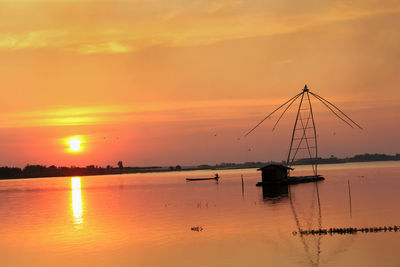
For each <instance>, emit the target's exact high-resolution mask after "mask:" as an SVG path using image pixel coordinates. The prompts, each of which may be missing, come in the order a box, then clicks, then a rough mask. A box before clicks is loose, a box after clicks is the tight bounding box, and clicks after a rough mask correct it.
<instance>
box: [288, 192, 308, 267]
mask: <svg viewBox="0 0 400 267" xmlns="http://www.w3.org/2000/svg"><path fill="white" fill-rule="evenodd" d="M289 202H290V208H291V209H292V213H293V217H294V220H295V222H296V226H297V230H298V231H300V230H301V226H300V221H299V217H298V216H297V212H296V210H295V208H294V205H293V199H292V190H291V188H290V185H289ZM300 239H301V243H303V247H304V251H305V252H306V255H307V257H308V260H309V261H310V263H311V266H314V262H313V260H312V258H311V255H310V251H309V249H308V245H307V243H306V241H305V239H304V237H303V236H302V235H300Z"/></svg>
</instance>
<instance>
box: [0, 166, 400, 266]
mask: <svg viewBox="0 0 400 267" xmlns="http://www.w3.org/2000/svg"><path fill="white" fill-rule="evenodd" d="M303 169H304V167H298V168H297V170H296V174H302V173H304V170H303ZM320 172H321V173H322V174H323V175H324V176H325V177H326V180H325V181H323V182H320V183H318V191H319V198H320V206H319V205H318V194H317V190H316V189H317V187H316V185H315V184H314V183H309V184H300V185H295V186H291V187H290V188H289V189H288V188H275V189H271V190H268V189H264V190H263V188H259V187H256V186H255V184H256V182H258V181H259V180H260V179H261V178H260V173H259V172H257V171H256V169H245V170H226V171H219V174H220V176H221V179H220V181H219V183H216V182H215V181H202V182H189V183H187V182H185V177H202V176H203V177H204V176H212V175H213V174H214V173H213V172H212V171H194V172H170V173H158V174H134V175H114V176H92V177H69V178H43V179H25V180H7V181H0V256H1V265H2V266H34V265H37V266H88V265H92V266H400V253H398V247H399V245H400V232H397V233H393V232H392V233H389V232H386V233H385V232H382V233H370V234H362V233H358V234H355V235H332V236H329V235H327V236H303V237H301V236H299V235H293V234H292V232H293V231H296V230H297V229H298V227H300V228H302V229H314V228H318V226H319V224H321V225H322V227H323V228H329V227H350V226H352V227H370V226H383V225H398V224H400V213H399V205H400V195H399V190H400V162H382V163H362V164H361V163H358V164H338V165H326V166H320ZM241 175H243V177H244V188H243V189H244V190H242V182H241ZM348 182H349V183H350V189H351V190H350V191H351V202H350V197H349V187H348ZM289 191H290V192H291V199H289V194H288V192H289ZM319 207H320V210H319ZM192 227H199V228H198V230H199V231H193V230H192ZM200 227H201V228H200ZM201 229H202V231H200V230H201Z"/></svg>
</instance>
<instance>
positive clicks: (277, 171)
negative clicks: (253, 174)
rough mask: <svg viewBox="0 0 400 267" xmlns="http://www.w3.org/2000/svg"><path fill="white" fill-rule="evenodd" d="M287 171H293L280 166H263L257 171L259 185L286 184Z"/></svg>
mask: <svg viewBox="0 0 400 267" xmlns="http://www.w3.org/2000/svg"><path fill="white" fill-rule="evenodd" d="M289 170H293V168H290V167H287V166H284V165H280V164H270V165H267V166H264V167H262V168H260V169H258V171H261V176H262V182H261V184H268V183H282V182H286V181H287V178H288V172H289Z"/></svg>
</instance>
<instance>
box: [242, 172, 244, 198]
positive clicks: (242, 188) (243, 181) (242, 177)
mask: <svg viewBox="0 0 400 267" xmlns="http://www.w3.org/2000/svg"><path fill="white" fill-rule="evenodd" d="M242 196H243V197H244V181H243V174H242Z"/></svg>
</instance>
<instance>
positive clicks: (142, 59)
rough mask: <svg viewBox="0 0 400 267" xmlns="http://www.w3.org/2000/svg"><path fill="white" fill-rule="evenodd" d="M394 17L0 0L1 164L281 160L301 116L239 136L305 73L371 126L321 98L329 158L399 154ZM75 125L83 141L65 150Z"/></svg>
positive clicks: (250, 6) (215, 4) (275, 5)
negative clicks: (339, 115)
mask: <svg viewBox="0 0 400 267" xmlns="http://www.w3.org/2000/svg"><path fill="white" fill-rule="evenodd" d="M399 15H400V3H399V2H398V1H390V0H383V1H370V0H356V1H351V2H350V3H349V1H308V0H306V1H301V3H300V2H298V3H297V2H296V3H295V2H293V1H286V0H284V1H282V0H280V1H275V0H274V1H242V0H237V1H235V0H229V1H228V0H220V1H187V0H185V1H182V0H171V1H159V0H146V1H143V0H141V1H139V0H123V1H122V0H113V1H95V0H91V1H90V0H86V1H83V0H52V1H39V0H9V1H6V0H0V59H1V64H0V80H1V85H0V88H1V89H0V90H1V98H0V114H1V116H0V165H16V166H24V165H25V164H27V163H30V164H35V163H40V164H47V165H51V164H56V165H67V166H69V165H79V166H85V165H87V164H98V165H107V164H111V165H114V166H115V165H116V162H117V161H119V160H122V161H123V162H125V165H132V166H133V165H176V164H182V165H190V164H201V163H219V162H222V161H225V162H227V161H233V162H241V161H255V160H257V161H258V160H262V161H265V160H281V159H284V158H285V155H286V153H287V147H288V145H289V137H290V127H291V125H292V123H293V115H292V116H290V114H289V116H288V117H289V118H287V119H286V120H285V121H283V122H282V125H281V127H280V128H279V129H278V130H277V131H276V132H273V133H272V132H271V130H270V129H271V128H272V125H273V122H272V121H267V122H266V124H265V125H263V126H262V127H261V128H260V129H258V131H257V132H255V134H254V135H252V136H250V137H249V138H247V139H246V140H240V141H239V140H237V137H240V136H242V135H243V133H245V132H246V130H248V129H249V128H251V127H252V126H253V125H254V124H256V123H257V122H258V121H259V120H260V119H262V118H263V117H264V116H265V115H266V114H267V113H269V112H270V111H272V110H273V109H274V107H275V106H277V105H279V104H280V103H281V102H283V101H285V100H286V99H288V98H290V97H291V96H293V95H295V94H297V93H298V92H299V90H300V89H301V88H302V87H303V86H304V84H305V83H307V84H309V86H310V88H311V89H312V90H313V91H314V92H316V93H318V94H319V95H321V96H324V97H325V98H327V99H328V100H331V101H333V102H334V103H336V104H337V105H338V106H340V107H341V108H342V109H343V110H344V111H346V112H347V113H348V114H349V115H350V116H351V117H352V118H353V119H355V120H356V121H357V122H359V123H360V124H361V125H362V126H363V127H364V128H365V130H364V131H358V130H351V131H350V130H348V129H347V128H346V126H345V125H344V124H342V123H341V122H339V121H335V119H334V118H333V117H331V116H328V115H329V113H328V112H327V111H326V110H324V109H323V107H322V106H321V105H316V109H317V110H316V111H317V112H318V111H319V112H318V113H317V115H316V116H317V121H316V123H317V127H318V132H319V144H320V151H321V155H322V156H329V155H331V154H334V155H337V156H350V155H353V154H355V153H366V152H370V153H374V152H380V153H396V152H400V145H399V142H398V131H399V125H400V124H399V119H400V118H399V117H400V115H399V114H398V113H399V112H398V111H399V108H400V104H399V103H398V101H399V100H400V93H399V90H398V84H399V80H400V75H399V74H398V70H399V67H400V66H399V64H400V63H399V62H400V60H399V59H400V49H399V47H400V35H399V34H398V33H399V32H400V16H399ZM333 133H335V134H334V135H333ZM72 135H81V136H84V137H85V139H86V143H85V150H84V152H82V153H67V152H66V147H65V143H64V142H63V141H62V140H64V139H65V138H66V137H68V136H72ZM249 149H250V150H249Z"/></svg>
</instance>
